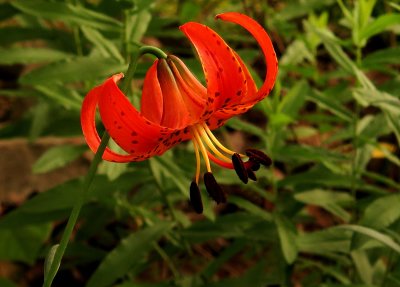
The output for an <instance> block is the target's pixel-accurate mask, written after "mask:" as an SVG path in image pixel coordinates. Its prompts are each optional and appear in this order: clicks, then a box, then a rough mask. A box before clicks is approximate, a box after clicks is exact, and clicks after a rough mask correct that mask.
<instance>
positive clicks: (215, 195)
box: [204, 172, 226, 204]
mask: <svg viewBox="0 0 400 287" xmlns="http://www.w3.org/2000/svg"><path fill="white" fill-rule="evenodd" d="M204 184H205V186H206V190H207V192H208V194H209V195H210V197H211V198H212V199H214V200H215V202H216V203H217V204H219V203H221V202H226V196H225V193H224V191H223V190H222V188H221V187H220V186H219V184H218V183H217V181H216V180H215V177H214V175H213V174H212V173H211V172H206V173H205V174H204Z"/></svg>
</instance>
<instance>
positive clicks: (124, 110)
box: [98, 74, 187, 160]
mask: <svg viewBox="0 0 400 287" xmlns="http://www.w3.org/2000/svg"><path fill="white" fill-rule="evenodd" d="M122 77H123V75H122V74H117V75H114V76H113V77H111V78H109V79H108V80H107V81H105V83H104V84H103V85H102V91H101V93H100V94H99V99H98V106H99V110H100V116H101V120H102V122H103V125H104V127H105V128H106V130H107V132H108V133H109V134H110V136H111V137H112V138H113V140H114V141H115V142H116V143H117V144H118V145H119V146H120V147H121V148H122V149H124V150H125V151H126V152H127V153H129V154H131V155H132V156H136V158H135V160H142V159H146V158H149V157H151V156H153V155H160V154H162V153H163V152H165V151H166V150H167V149H169V148H170V147H172V146H173V145H175V144H177V143H178V142H181V141H182V140H183V139H186V138H187V135H186V134H185V133H184V132H183V131H182V130H178V129H171V128H168V127H162V126H160V125H158V124H155V123H152V122H150V121H149V120H148V119H146V118H145V117H143V115H141V114H140V113H139V112H138V111H137V110H136V108H135V107H134V106H132V105H131V103H130V102H129V100H128V99H127V98H126V97H125V95H124V94H123V93H122V92H121V90H120V89H119V88H118V86H117V82H118V81H119V80H120V79H121V78H122Z"/></svg>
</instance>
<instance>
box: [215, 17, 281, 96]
mask: <svg viewBox="0 0 400 287" xmlns="http://www.w3.org/2000/svg"><path fill="white" fill-rule="evenodd" d="M216 18H217V19H221V20H224V21H228V22H233V23H236V24H239V25H240V26H242V27H243V28H245V29H246V30H247V31H249V32H250V33H251V34H252V35H253V37H254V38H255V39H256V40H257V42H258V44H259V45H260V47H261V50H262V51H263V54H264V57H265V63H266V66H267V68H266V71H267V72H266V75H265V80H264V83H263V85H262V86H261V88H260V89H259V90H258V92H257V93H256V94H255V95H254V96H253V97H249V98H248V99H247V100H246V103H249V104H255V103H256V102H258V101H261V100H262V99H263V98H265V97H266V96H267V95H268V94H269V93H270V91H271V90H272V88H273V87H274V83H275V79H276V75H277V73H278V60H277V59H276V54H275V50H274V47H273V45H272V42H271V39H270V38H269V36H268V34H267V32H266V31H265V30H264V29H263V27H261V26H260V24H258V23H257V22H256V21H255V20H253V19H251V18H250V17H248V16H246V15H243V14H240V13H236V12H229V13H223V14H219V15H217V16H216ZM242 103H244V102H242Z"/></svg>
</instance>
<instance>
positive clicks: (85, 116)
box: [81, 86, 137, 162]
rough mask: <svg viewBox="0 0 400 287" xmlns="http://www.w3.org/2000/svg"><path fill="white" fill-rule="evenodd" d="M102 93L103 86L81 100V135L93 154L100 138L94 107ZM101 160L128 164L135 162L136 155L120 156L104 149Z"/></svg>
mask: <svg viewBox="0 0 400 287" xmlns="http://www.w3.org/2000/svg"><path fill="white" fill-rule="evenodd" d="M102 91H103V86H98V87H95V88H94V89H92V90H91V91H90V92H89V93H88V94H87V95H86V97H85V99H84V100H83V104H82V110H81V125H82V131H83V135H84V137H85V139H86V142H87V144H88V146H89V148H90V149H91V150H92V151H93V152H94V153H95V152H96V151H97V149H98V148H99V145H100V137H99V134H98V132H97V129H96V124H95V119H96V107H97V103H98V100H99V96H100V94H101V93H102ZM103 159H104V160H108V161H115V162H130V161H135V160H137V156H136V155H121V154H117V153H115V152H113V151H112V150H110V149H109V148H106V150H105V151H104V154H103Z"/></svg>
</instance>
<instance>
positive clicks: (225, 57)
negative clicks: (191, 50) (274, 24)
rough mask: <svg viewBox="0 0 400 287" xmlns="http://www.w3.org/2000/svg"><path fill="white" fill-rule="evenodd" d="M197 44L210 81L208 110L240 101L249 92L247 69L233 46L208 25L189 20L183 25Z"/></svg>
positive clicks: (186, 33)
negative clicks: (241, 63)
mask: <svg viewBox="0 0 400 287" xmlns="http://www.w3.org/2000/svg"><path fill="white" fill-rule="evenodd" d="M180 29H181V30H182V31H183V32H184V33H185V35H186V36H187V37H188V38H189V40H190V41H191V42H192V44H193V46H194V47H195V49H196V51H197V53H198V55H199V58H200V61H201V63H202V66H203V71H204V74H205V77H206V81H207V93H208V100H207V103H208V105H209V107H208V108H207V110H206V112H208V114H210V110H211V112H213V111H215V110H217V109H220V108H221V107H224V106H226V105H229V104H233V103H238V102H240V101H241V99H242V97H244V96H245V94H246V93H247V90H246V85H245V83H244V82H245V75H244V73H243V69H242V67H241V65H240V63H239V61H238V60H237V58H236V55H235V54H234V53H233V51H232V49H231V48H230V47H229V46H228V45H227V44H226V43H225V42H224V40H223V39H222V38H221V37H220V36H219V35H217V33H215V32H214V31H213V30H211V29H210V28H208V27H207V26H204V25H201V24H199V23H194V22H190V23H186V24H184V25H182V26H181V27H180Z"/></svg>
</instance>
